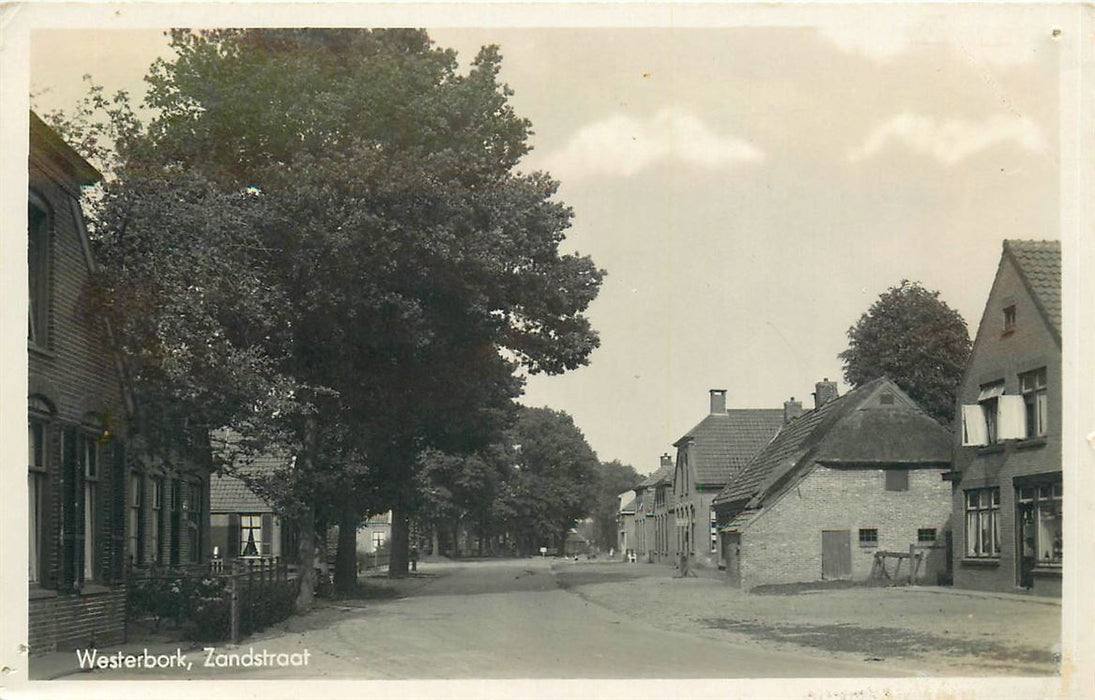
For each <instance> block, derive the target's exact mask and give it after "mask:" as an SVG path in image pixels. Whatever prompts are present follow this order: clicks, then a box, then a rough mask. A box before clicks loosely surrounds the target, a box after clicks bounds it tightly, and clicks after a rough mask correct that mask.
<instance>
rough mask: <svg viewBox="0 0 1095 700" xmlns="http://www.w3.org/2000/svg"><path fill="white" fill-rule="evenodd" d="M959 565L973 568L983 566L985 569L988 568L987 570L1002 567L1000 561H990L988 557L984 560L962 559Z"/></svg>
mask: <svg viewBox="0 0 1095 700" xmlns="http://www.w3.org/2000/svg"><path fill="white" fill-rule="evenodd" d="M959 564H961V565H962V566H973V567H976V566H983V567H986V568H989V567H991V568H995V567H998V566H1000V560H999V559H990V558H988V557H985V558H983V559H977V558H972V557H967V558H965V559H962V560H961V561H959Z"/></svg>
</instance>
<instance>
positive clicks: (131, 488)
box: [126, 472, 144, 566]
mask: <svg viewBox="0 0 1095 700" xmlns="http://www.w3.org/2000/svg"><path fill="white" fill-rule="evenodd" d="M126 491H127V495H128V498H127V502H126V506H127V508H126V509H127V514H128V516H129V517H128V518H127V519H126V520H127V522H126V525H127V528H126V529H127V532H126V545H127V547H128V549H129V557H130V561H131V562H132V563H133V564H134V565H135V566H141V565H142V564H144V546H143V543H142V542H141V535H142V534H143V533H142V532H141V529H142V528H141V521H142V519H143V518H144V475H143V474H141V473H140V472H130V473H129V483H128V484H126Z"/></svg>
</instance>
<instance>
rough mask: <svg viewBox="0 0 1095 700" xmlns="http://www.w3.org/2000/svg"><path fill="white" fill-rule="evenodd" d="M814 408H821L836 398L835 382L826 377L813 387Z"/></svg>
mask: <svg viewBox="0 0 1095 700" xmlns="http://www.w3.org/2000/svg"><path fill="white" fill-rule="evenodd" d="M814 389H815V391H814V408H821V407H822V406H824V405H825V404H827V403H829V402H830V401H832V400H833V399H835V398H836V397H837V390H836V382H830V381H829V378H828V377H825V379H823V380H822V381H820V382H818V383H817V384H815V385H814Z"/></svg>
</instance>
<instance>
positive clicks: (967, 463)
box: [948, 240, 1064, 596]
mask: <svg viewBox="0 0 1095 700" xmlns="http://www.w3.org/2000/svg"><path fill="white" fill-rule="evenodd" d="M1061 387H1062V379H1061V247H1060V243H1059V242H1057V241H1018V240H1009V241H1004V244H1003V253H1002V254H1001V257H1000V264H999V267H998V268H997V271H996V278H995V280H994V282H993V285H992V289H991V291H990V292H989V297H988V301H987V303H986V304H985V311H984V313H983V315H982V317H981V323H980V325H979V326H978V329H977V336H976V338H975V340H974V344H973V352H972V353H971V355H970V359H969V362H968V364H967V366H966V371H965V374H964V376H963V379H962V383H961V385H960V387H959V391H958V397H957V403H958V408H959V410H960V415H961V419H962V430H961V431H959V434H958V435H957V436H956V440H955V444H956V446H955V452H954V472H953V473H952V474H950V475H949V477H948V478H950V479H951V480H952V484H953V497H954V512H955V516H956V521H957V523H958V526H957V528H956V530H957V531H956V533H955V536H956V543H955V545H956V546H955V548H954V550H955V551H954V582H955V585H957V586H961V587H965V588H978V589H982V590H994V591H1014V590H1015V589H1016V588H1017V587H1018V588H1025V589H1029V590H1031V591H1032V592H1034V593H1036V594H1040V595H1050V596H1060V595H1061V567H1062V564H1063V556H1062V549H1063V542H1062V498H1063V495H1064V493H1063V483H1062V478H1061V422H1062V421H1061Z"/></svg>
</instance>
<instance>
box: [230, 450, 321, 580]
mask: <svg viewBox="0 0 1095 700" xmlns="http://www.w3.org/2000/svg"><path fill="white" fill-rule="evenodd" d="M265 459H271V458H265ZM260 468H261V465H260ZM209 492H210V493H209V530H210V539H211V542H212V545H213V557H214V558H215V559H221V560H229V559H236V558H245V559H257V558H260V557H283V558H284V559H285V560H286V561H293V562H295V561H297V560H298V558H299V557H298V551H297V539H296V530H295V528H293V527H289V526H286V524H284V523H283V522H282V519H281V518H279V517H277V515H275V513H274V509H273V508H272V507H271V506H270V504H269V503H267V502H266V501H265V500H263V499H262V498H261V497H260V496H258V495H257V494H256V493H255V492H254V491H252V490H251V488H250V487H248V486H247V484H246V482H244V481H243V479H241V478H239V477H237V476H228V475H224V474H221V475H214V476H213V477H212V479H211V480H210V488H209Z"/></svg>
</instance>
